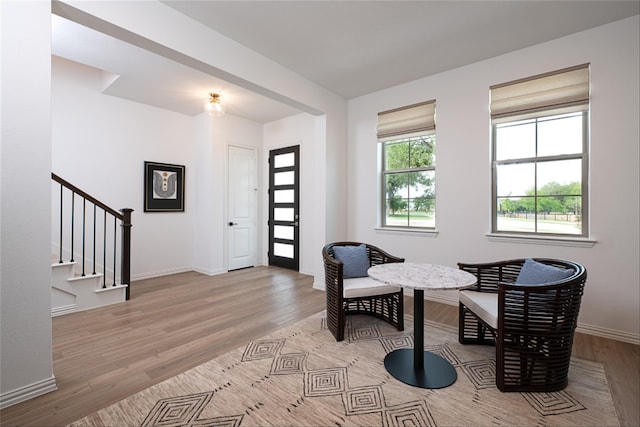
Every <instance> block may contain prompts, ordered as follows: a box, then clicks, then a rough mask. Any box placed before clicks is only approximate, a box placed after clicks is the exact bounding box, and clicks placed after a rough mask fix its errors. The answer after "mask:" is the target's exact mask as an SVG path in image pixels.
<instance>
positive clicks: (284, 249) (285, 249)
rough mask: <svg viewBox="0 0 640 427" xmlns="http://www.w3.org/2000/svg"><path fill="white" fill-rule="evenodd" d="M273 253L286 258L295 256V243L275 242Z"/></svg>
mask: <svg viewBox="0 0 640 427" xmlns="http://www.w3.org/2000/svg"><path fill="white" fill-rule="evenodd" d="M273 253H274V255H275V256H279V257H284V258H293V245H286V244H284V243H274V244H273Z"/></svg>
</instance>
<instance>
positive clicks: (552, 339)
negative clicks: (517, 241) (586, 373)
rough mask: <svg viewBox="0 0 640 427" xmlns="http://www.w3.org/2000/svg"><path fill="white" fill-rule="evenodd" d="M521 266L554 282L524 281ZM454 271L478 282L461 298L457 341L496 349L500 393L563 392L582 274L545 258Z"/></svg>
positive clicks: (566, 263)
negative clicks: (543, 272) (550, 274)
mask: <svg viewBox="0 0 640 427" xmlns="http://www.w3.org/2000/svg"><path fill="white" fill-rule="evenodd" d="M525 261H526V262H527V263H530V265H537V268H541V269H544V270H548V271H551V272H553V271H554V270H553V269H555V275H554V276H553V277H552V279H557V280H551V281H544V283H540V282H541V281H540V280H527V279H523V275H522V274H521V272H522V273H524V271H523V265H524V264H525ZM458 266H459V268H461V269H462V270H465V271H467V272H469V273H472V274H474V275H475V276H476V277H477V278H478V281H477V284H476V285H475V287H474V288H471V289H467V290H463V291H461V292H460V293H459V296H460V302H459V326H458V327H459V330H458V334H459V336H458V340H459V342H460V343H462V344H485V345H495V346H496V386H497V387H498V389H500V390H501V391H503V392H507V391H520V392H522V391H526V392H542V391H545V392H548V391H558V390H562V389H564V388H565V387H566V386H567V383H568V372H569V364H570V361H571V350H572V346H573V338H574V332H575V329H576V326H577V322H578V313H579V310H580V303H581V300H582V294H583V292H584V285H585V282H586V279H587V271H586V269H585V268H584V267H583V266H582V265H580V264H578V263H575V262H571V261H563V260H557V259H547V258H536V259H533V260H531V259H530V260H525V259H515V260H509V261H500V262H493V263H485V264H466V263H458ZM558 274H559V275H558ZM563 276H564V277H563ZM561 277H563V278H561ZM534 282H538V283H537V284H533V283H534ZM524 283H528V284H524Z"/></svg>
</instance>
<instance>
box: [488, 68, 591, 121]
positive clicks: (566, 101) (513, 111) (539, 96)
mask: <svg viewBox="0 0 640 427" xmlns="http://www.w3.org/2000/svg"><path fill="white" fill-rule="evenodd" d="M490 89H491V121H492V123H496V122H501V121H503V120H502V119H505V118H506V119H508V120H510V121H511V120H518V119H527V118H531V117H534V116H539V115H540V114H539V113H540V112H541V111H545V112H549V115H551V114H562V113H569V112H575V111H583V110H587V109H588V108H589V64H582V65H577V66H575V67H570V68H565V69H562V70H558V71H552V72H550V73H545V74H539V75H537V76H533V77H528V78H525V79H520V80H515V81H512V82H508V83H502V84H499V85H494V86H491V88H490Z"/></svg>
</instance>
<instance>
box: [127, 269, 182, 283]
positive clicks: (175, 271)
mask: <svg viewBox="0 0 640 427" xmlns="http://www.w3.org/2000/svg"><path fill="white" fill-rule="evenodd" d="M187 271H193V268H191V267H182V268H174V269H167V270H159V271H149V272H146V273H140V274H135V275H132V276H131V281H134V280H143V279H152V278H154V277H162V276H168V275H170V274H178V273H186V272H187Z"/></svg>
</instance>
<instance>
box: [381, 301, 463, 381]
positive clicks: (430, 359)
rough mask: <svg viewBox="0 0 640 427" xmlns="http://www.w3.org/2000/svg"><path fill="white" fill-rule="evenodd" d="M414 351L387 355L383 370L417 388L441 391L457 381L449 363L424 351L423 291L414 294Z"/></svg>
mask: <svg viewBox="0 0 640 427" xmlns="http://www.w3.org/2000/svg"><path fill="white" fill-rule="evenodd" d="M413 347H414V348H412V349H411V348H401V349H398V350H394V351H392V352H391V353H389V354H387V356H386V357H385V358H384V367H385V368H386V369H387V372H389V373H390V374H391V375H393V377H394V378H396V379H397V380H400V381H402V382H403V383H405V384H410V385H412V386H415V387H420V388H444V387H448V386H450V385H451V384H453V383H454V382H456V379H458V374H457V373H456V369H455V368H454V367H453V366H452V365H451V363H449V361H448V360H446V359H444V358H442V357H440V356H438V355H437V354H433V353H430V352H428V351H424V291H423V290H422V289H414V291H413Z"/></svg>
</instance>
